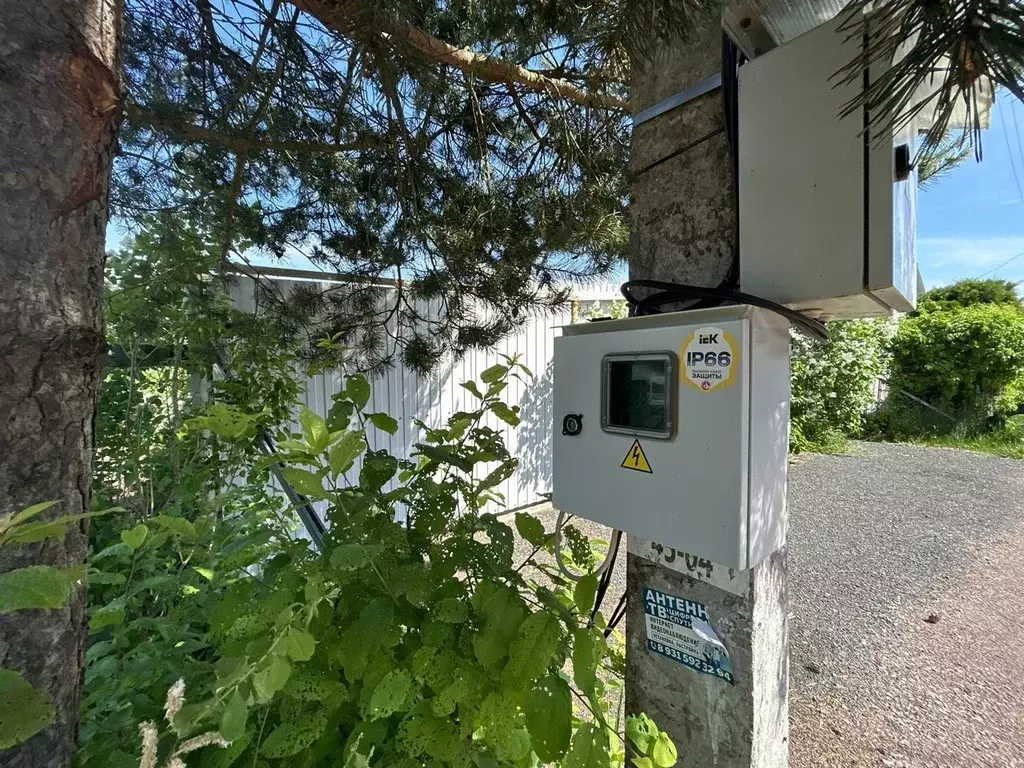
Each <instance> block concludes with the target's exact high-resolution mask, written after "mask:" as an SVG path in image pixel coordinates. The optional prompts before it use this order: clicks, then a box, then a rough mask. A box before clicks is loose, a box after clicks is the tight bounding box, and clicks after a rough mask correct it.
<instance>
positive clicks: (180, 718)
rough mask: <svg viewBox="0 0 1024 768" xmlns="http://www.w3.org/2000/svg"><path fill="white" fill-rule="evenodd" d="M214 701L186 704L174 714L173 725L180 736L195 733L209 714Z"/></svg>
mask: <svg viewBox="0 0 1024 768" xmlns="http://www.w3.org/2000/svg"><path fill="white" fill-rule="evenodd" d="M211 705H212V702H209V701H204V702H202V703H201V704H186V705H185V706H184V707H182V708H181V710H180V711H179V712H178V714H176V715H175V716H174V720H173V722H172V724H171V727H172V728H174V732H175V733H177V734H178V736H186V735H188V734H190V733H193V732H194V731H195V729H196V726H198V725H199V723H201V722H202V721H203V720H204V719H205V718H206V717H207V716H208V715H209V714H210V708H211Z"/></svg>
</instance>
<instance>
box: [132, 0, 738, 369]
mask: <svg viewBox="0 0 1024 768" xmlns="http://www.w3.org/2000/svg"><path fill="white" fill-rule="evenodd" d="M313 5H316V6H317V7H319V4H313ZM345 5H346V9H347V10H346V11H344V12H343V13H340V14H337V15H336V18H335V23H334V24H332V26H333V27H334V28H332V29H328V28H325V27H324V26H323V25H322V24H321V23H320V22H319V21H317V20H316V18H315V17H314V16H313V15H310V14H309V13H303V12H300V11H299V10H298V8H297V6H296V5H292V4H289V3H287V2H277V1H276V0H275V2H273V3H270V2H262V0H259V1H258V2H256V3H254V4H248V5H244V6H242V5H238V4H236V3H233V2H226V1H225V0H202V1H201V2H193V1H192V0H129V2H127V3H126V8H125V24H124V30H125V53H124V62H125V78H124V84H125V89H126V99H127V107H126V116H127V122H126V125H125V126H124V128H123V130H122V133H121V136H120V143H121V147H122V152H121V153H120V155H119V157H118V158H117V160H116V163H115V173H114V182H115V183H114V192H113V202H114V206H115V214H116V215H117V216H118V217H120V218H121V219H122V220H123V221H124V222H126V223H130V224H132V225H133V226H134V225H136V224H137V221H138V219H139V217H140V216H143V217H145V216H149V215H152V214H153V213H154V212H161V213H163V214H165V215H168V216H171V217H172V218H173V220H174V221H176V222H179V223H180V224H181V225H183V226H185V227H186V228H188V229H193V230H196V231H201V232H204V233H206V236H207V238H208V240H209V242H208V244H207V245H208V246H209V255H210V256H211V257H212V258H214V260H215V262H219V266H220V267H223V266H225V262H227V261H229V260H234V261H245V260H247V259H249V258H250V257H252V256H255V255H259V256H263V257H308V258H309V259H311V260H312V261H313V262H314V263H315V264H316V265H317V266H319V267H321V268H323V269H325V270H328V271H336V272H341V273H344V274H346V275H350V276H351V277H352V279H353V282H354V283H355V284H356V285H355V286H353V287H351V288H349V289H346V290H340V289H338V290H333V291H331V292H329V293H327V294H325V293H324V292H323V291H320V290H316V289H312V288H310V289H307V290H305V291H300V292H298V293H297V294H296V295H295V296H292V297H290V298H289V300H288V301H281V297H280V296H275V295H273V293H272V292H271V293H267V294H264V295H263V296H262V297H261V298H262V300H263V301H264V303H265V304H266V305H267V306H270V307H273V308H274V309H275V310H276V311H279V312H280V313H281V314H282V315H283V316H285V317H286V318H287V319H288V321H289V322H290V323H292V324H293V325H298V326H302V328H303V332H296V333H294V334H293V337H292V341H293V342H294V343H295V344H296V346H297V347H299V348H300V353H301V354H304V355H308V356H310V357H318V358H325V357H326V358H330V357H331V354H332V353H334V354H336V355H342V354H343V353H345V352H348V353H349V354H351V351H352V350H357V351H358V352H359V354H360V356H361V358H362V360H363V364H362V366H361V367H363V368H364V369H366V368H370V367H373V366H374V365H375V364H379V365H386V364H390V363H391V362H393V361H395V360H403V361H404V362H405V363H406V364H408V365H410V366H412V367H415V368H426V367H429V366H430V365H432V364H434V363H435V362H436V360H437V359H438V357H439V353H440V352H441V351H448V350H455V351H461V350H466V349H470V348H486V347H489V346H492V345H493V344H494V343H495V342H496V341H497V340H498V339H500V338H501V337H502V336H504V335H505V334H507V333H508V332H509V331H510V330H511V329H512V328H514V327H515V326H516V324H517V323H519V322H521V321H522V320H523V319H524V318H525V317H526V316H527V314H528V313H529V312H532V311H538V310H540V311H543V310H544V309H545V308H548V307H551V306H553V305H557V304H559V303H561V302H562V301H564V300H565V299H566V293H565V291H564V290H563V289H560V288H558V287H556V283H558V284H562V283H564V282H566V281H570V282H571V281H573V280H576V279H580V278H584V277H590V276H594V275H600V274H603V273H606V272H607V271H608V270H610V269H611V268H612V267H613V266H614V265H615V264H616V263H617V261H618V260H619V259H621V258H622V257H623V256H624V254H625V248H626V244H627V240H628V233H629V227H628V222H627V215H626V206H627V191H628V185H627V181H626V178H625V175H624V173H623V171H624V169H625V167H626V161H627V157H628V151H629V137H630V122H629V115H628V113H627V110H626V104H627V100H628V78H629V67H628V63H629V59H630V56H631V55H645V54H648V53H650V51H651V49H652V47H653V46H654V45H655V44H656V43H657V41H659V40H662V39H666V38H669V39H671V38H678V37H681V36H683V35H684V34H685V33H686V31H687V30H689V29H692V28H693V26H694V24H696V23H698V22H703V21H705V20H707V19H710V18H712V17H713V16H714V12H716V11H717V8H718V4H717V3H716V2H711V1H710V0H671V1H668V0H645V1H644V2H622V0H601V2H594V3H587V4H583V5H581V4H579V3H567V2H547V3H543V4H540V5H538V6H536V7H531V8H530V9H529V11H528V12H527V11H525V10H524V6H523V5H522V4H521V3H514V2H508V1H507V0H487V1H486V2H453V3H447V2H446V3H440V2H437V3H435V2H415V3H413V2H406V1H398V2H388V3H362V2H353V3H346V4H345ZM304 7H306V6H304ZM408 27H412V28H415V29H416V30H419V31H421V32H423V33H426V34H429V35H434V36H436V37H437V38H438V39H440V40H443V41H445V42H446V43H449V44H451V45H454V46H457V47H467V48H470V49H472V50H473V51H476V52H479V53H481V54H485V55H487V56H490V57H494V58H496V59H500V60H501V61H504V62H509V63H511V64H515V65H522V66H529V67H530V68H531V69H533V70H535V71H536V72H539V73H542V74H543V75H544V76H545V77H549V78H554V79H555V80H556V81H558V82H562V83H566V84H571V85H572V86H573V87H576V88H580V89H583V90H585V91H587V92H590V93H593V94H598V95H601V96H602V97H607V98H608V99H612V100H615V99H617V100H618V102H617V103H618V104H619V106H618V107H617V108H594V107H590V106H586V107H585V106H580V105H578V104H575V103H573V102H571V101H566V100H563V99H561V98H558V97H556V96H555V95H554V94H552V93H550V92H545V91H541V92H538V91H535V90H530V89H528V88H523V87H521V86H520V85H515V84H513V83H511V82H489V81H487V79H485V78H484V77H482V76H481V77H478V76H476V75H475V74H473V73H464V72H462V71H460V70H458V69H454V68H449V67H448V66H447V65H445V64H442V63H439V62H437V61H434V60H431V59H430V58H427V57H425V56H424V55H423V54H422V53H421V52H419V51H417V50H415V49H414V48H413V47H412V46H411V45H408V44H405V43H403V40H402V38H401V36H400V35H396V34H394V32H393V30H395V29H400V28H401V29H405V28H408ZM389 30H391V31H390V32H389ZM196 266H198V264H197V265H196ZM382 280H394V281H397V285H396V287H395V288H394V289H388V290H385V289H383V288H382ZM417 300H422V301H426V302H431V303H433V304H434V305H436V306H439V307H442V308H443V317H442V319H441V320H440V321H439V322H428V321H426V320H424V319H423V317H421V315H422V314H423V312H422V308H421V307H420V305H418V304H417ZM385 321H387V322H385ZM310 339H312V343H310ZM320 339H330V340H333V341H335V342H338V343H337V344H335V345H334V346H332V347H330V348H327V349H325V348H324V347H321V346H318V345H317V344H316V343H315V342H316V341H317V340H320Z"/></svg>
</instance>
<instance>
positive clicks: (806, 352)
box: [790, 320, 894, 452]
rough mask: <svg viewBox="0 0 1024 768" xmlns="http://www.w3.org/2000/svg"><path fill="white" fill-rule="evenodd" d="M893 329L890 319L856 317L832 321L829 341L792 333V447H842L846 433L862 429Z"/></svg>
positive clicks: (798, 449) (858, 432) (852, 435)
mask: <svg viewBox="0 0 1024 768" xmlns="http://www.w3.org/2000/svg"><path fill="white" fill-rule="evenodd" d="M893 331H894V323H893V322H892V321H890V320H853V321H845V322H834V323H830V324H829V332H830V333H831V334H832V340H831V341H830V342H828V343H826V344H818V343H815V342H813V341H811V340H810V339H808V338H807V337H806V336H804V335H802V334H797V333H794V334H793V346H792V355H791V369H792V387H793V396H792V404H791V414H792V428H791V437H790V446H791V448H792V450H793V451H794V452H800V451H804V450H828V451H833V450H839V449H841V448H842V447H843V444H844V443H845V441H846V438H848V437H856V436H858V435H860V433H861V428H862V422H863V418H864V414H865V412H866V411H867V410H868V409H870V408H871V407H872V406H873V405H874V403H875V383H876V381H877V380H878V379H879V378H882V377H884V375H885V373H886V369H887V363H888V360H887V354H886V345H887V343H888V341H889V339H890V338H891V336H892V333H893Z"/></svg>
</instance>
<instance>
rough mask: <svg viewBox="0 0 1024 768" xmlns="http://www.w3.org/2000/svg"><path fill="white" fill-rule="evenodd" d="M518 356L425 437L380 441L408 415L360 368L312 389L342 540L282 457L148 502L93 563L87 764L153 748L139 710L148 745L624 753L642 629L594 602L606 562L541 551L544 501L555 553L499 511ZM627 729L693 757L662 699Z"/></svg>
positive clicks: (313, 479)
mask: <svg viewBox="0 0 1024 768" xmlns="http://www.w3.org/2000/svg"><path fill="white" fill-rule="evenodd" d="M520 373H522V374H527V375H528V371H526V370H525V369H524V368H523V366H521V365H520V364H519V363H518V362H517V361H516V360H514V359H506V361H505V363H504V364H501V365H496V366H493V367H491V368H489V369H488V370H486V371H484V372H483V374H482V376H481V381H480V382H467V383H466V384H465V385H464V386H465V388H466V390H467V391H468V392H470V393H471V394H472V395H473V396H474V397H475V398H476V406H475V407H474V408H473V409H471V410H469V411H465V412H459V413H456V414H453V415H452V416H451V418H450V419H449V420H448V422H447V424H445V425H444V426H443V427H428V426H427V425H423V424H420V425H419V426H420V427H421V429H422V430H423V441H422V442H421V443H419V444H418V445H417V446H416V458H415V460H414V461H406V460H399V459H396V458H395V457H393V456H391V455H389V454H388V453H387V452H386V451H379V450H374V449H373V446H372V445H371V444H370V441H369V440H368V436H367V431H366V428H367V425H368V424H373V425H374V426H375V427H376V428H377V429H382V430H384V431H387V432H392V433H393V432H394V431H395V430H396V429H397V423H396V422H395V421H394V420H393V419H391V418H390V417H389V416H387V415H386V414H381V413H366V412H365V411H364V408H365V406H366V404H367V403H368V402H369V395H370V389H369V385H368V384H367V382H366V380H365V379H363V378H362V377H361V376H351V377H349V378H348V379H347V380H346V386H345V388H344V390H343V391H342V392H340V393H339V394H338V395H337V396H336V397H335V399H334V405H333V407H332V409H331V411H330V414H329V416H328V417H327V418H326V419H324V418H321V417H320V416H318V415H316V414H314V413H312V412H310V411H305V410H304V411H303V412H302V414H301V418H300V421H301V424H302V432H301V433H299V434H279V435H278V439H279V442H278V446H279V456H278V457H277V459H278V460H280V461H281V462H282V463H283V464H284V466H285V469H284V470H283V471H284V472H285V474H286V476H287V477H288V479H289V481H290V482H291V483H292V484H293V485H294V486H295V488H296V489H297V490H298V491H299V492H301V493H302V494H304V495H305V496H306V497H307V498H309V499H312V500H314V501H316V502H318V503H321V504H322V505H323V506H324V507H325V508H326V509H327V516H328V518H329V520H330V531H329V534H328V536H327V539H326V541H325V551H324V553H323V554H319V553H317V552H314V551H312V550H310V549H309V548H308V546H307V543H306V542H305V541H302V540H295V539H294V538H293V536H292V535H291V530H290V528H291V524H290V522H289V521H290V519H291V518H290V516H289V515H288V514H287V511H286V510H282V509H280V508H279V506H275V505H274V504H273V503H272V502H271V501H270V500H268V499H265V498H263V497H262V496H261V493H262V487H263V483H264V482H265V477H264V476H263V474H262V466H264V465H265V463H266V462H257V464H256V465H255V467H254V468H253V470H252V475H251V477H250V482H249V483H245V484H242V485H236V486H235V487H233V488H229V489H228V490H227V491H224V492H223V496H221V495H216V496H215V497H214V498H213V499H211V504H210V506H209V507H202V508H197V509H185V508H181V507H180V506H178V507H176V508H175V509H173V510H166V511H164V512H162V513H161V514H159V515H156V516H153V517H146V518H145V519H142V520H141V521H135V520H133V521H131V522H130V523H129V526H128V527H127V528H125V529H124V530H121V531H120V532H119V533H118V534H117V540H116V542H115V543H111V544H108V546H106V547H105V548H104V549H103V551H101V552H98V553H97V554H96V556H95V557H94V560H93V567H92V570H91V571H90V579H91V581H92V583H93V585H94V589H93V591H92V595H91V596H90V618H91V631H92V635H91V638H90V647H89V650H88V654H87V659H88V667H87V676H86V690H85V714H84V719H83V728H82V736H83V745H82V750H81V753H80V755H79V764H80V765H81V766H83V767H84V766H88V768H92V767H93V766H96V767H97V768H99V766H103V767H104V768H118V767H119V766H122V765H123V766H126V767H127V766H129V765H137V764H138V760H139V759H138V757H137V756H138V755H139V753H140V751H142V750H143V748H142V747H140V739H139V731H138V730H137V729H138V725H139V723H140V722H142V723H145V725H144V727H143V739H142V742H143V744H144V748H145V751H144V755H145V759H146V760H147V761H150V760H152V759H153V758H154V756H155V755H157V754H159V755H160V757H161V758H162V759H168V760H171V759H173V756H174V755H175V754H186V753H187V755H188V761H189V765H190V766H199V767H203V766H211V768H212V767H213V766H216V767H217V768H228V767H229V766H232V765H236V766H242V765H244V766H252V765H259V766H274V765H282V766H284V765H287V766H308V767H310V768H312V767H314V766H336V765H340V766H348V767H349V768H355V767H356V766H362V767H364V768H365V767H368V766H371V765H372V766H374V767H375V768H376V766H381V768H383V767H384V766H387V767H388V768H391V767H392V766H398V767H399V768H401V767H403V766H408V767H410V768H411V766H421V765H425V764H431V765H437V766H466V767H467V768H468V767H469V766H473V765H493V766H528V765H536V764H537V761H538V760H539V761H541V762H544V763H553V762H558V761H562V764H563V765H579V766H583V765H595V766H596V765H606V766H610V765H612V764H615V765H621V764H623V763H624V761H625V759H626V752H625V750H626V748H625V746H624V745H623V744H622V742H621V741H620V740H619V737H618V735H617V728H616V726H615V723H614V719H613V718H612V716H611V715H612V712H611V704H610V699H611V697H610V696H608V695H607V694H608V692H609V690H611V689H614V688H615V687H618V686H620V685H621V682H620V680H619V678H620V677H621V673H622V671H623V667H624V659H623V657H622V653H623V650H622V646H621V643H620V642H618V641H615V639H614V638H615V635H612V639H611V640H609V639H606V638H605V636H604V633H603V632H602V629H603V627H604V619H603V617H602V616H601V614H600V613H597V614H596V616H595V618H594V620H593V622H592V621H591V615H592V611H593V601H594V593H595V589H596V586H597V579H596V576H594V575H589V576H587V577H586V578H585V579H584V580H583V581H582V582H579V583H578V584H576V583H570V582H567V581H566V580H565V579H564V578H562V577H561V576H560V575H559V574H558V572H557V571H554V570H552V569H550V568H549V567H547V566H546V565H545V564H544V563H542V562H540V561H539V560H538V559H536V558H537V556H538V555H537V553H538V552H544V551H545V550H547V551H548V552H550V549H551V546H552V538H553V537H552V534H551V532H548V531H545V530H544V527H543V525H542V524H541V522H540V521H539V520H537V519H536V518H534V517H531V516H530V515H528V514H525V513H519V514H518V515H517V516H516V519H515V527H516V529H517V530H518V532H519V534H520V535H521V536H522V537H523V538H524V539H526V540H527V541H528V542H529V543H530V544H532V545H534V547H535V553H534V555H532V556H530V557H529V558H528V559H527V560H526V561H525V562H520V563H516V562H513V541H514V534H513V529H512V527H510V526H509V525H508V524H507V523H505V522H503V521H502V520H500V519H498V518H497V517H496V516H494V515H493V514H488V513H486V512H484V511H483V510H484V507H485V505H486V504H487V503H489V502H493V501H497V502H499V503H500V502H501V501H502V499H501V498H500V496H499V495H498V494H497V492H496V491H495V488H496V487H497V486H498V485H499V484H500V483H501V482H502V481H503V480H504V479H505V478H507V477H509V476H510V475H511V474H512V473H513V472H514V471H515V468H516V461H515V459H514V458H513V457H511V456H510V455H509V453H508V451H507V449H506V447H505V444H504V440H503V438H502V434H501V432H499V431H497V430H494V429H491V428H489V427H486V426H483V424H482V419H483V417H484V416H485V415H486V414H493V415H494V416H496V417H497V418H498V419H500V420H501V421H503V422H504V423H505V424H506V425H508V426H509V427H514V426H516V425H517V424H518V422H519V414H518V409H516V408H510V407H509V406H507V405H506V404H505V403H504V402H502V400H501V397H500V395H501V393H502V390H503V389H504V388H505V386H506V383H507V379H508V377H509V376H512V375H519V374H520ZM208 410H209V413H208V414H207V415H203V416H200V417H198V418H196V419H194V420H192V421H190V422H186V425H185V430H186V433H188V432H195V431H198V432H201V433H211V432H212V433H218V432H220V434H219V435H217V434H214V436H213V439H220V440H221V441H222V442H223V443H225V444H228V443H231V442H244V439H245V434H246V424H247V423H249V422H251V421H252V419H253V418H254V417H253V416H252V415H250V414H246V413H244V412H243V411H241V410H240V409H237V408H231V407H228V406H224V405H220V406H213V407H211V408H210V409H208ZM360 459H361V461H362V466H361V469H359V471H358V472H356V470H355V468H354V467H355V464H356V462H357V460H360ZM399 520H404V522H398V521H399ZM573 559H574V561H577V562H578V561H584V560H586V559H587V558H585V557H583V556H582V555H580V556H575V553H574V558H573ZM530 571H533V572H534V573H535V574H536V576H537V577H543V578H534V579H530V578H528V575H529V573H530ZM569 662H571V673H570V674H567V673H566V672H564V671H563V670H564V669H565V668H566V667H567V666H568V664H569ZM179 679H181V680H182V681H183V683H180V684H179V683H178V682H177V681H178V680H179ZM168 689H170V690H171V691H172V693H173V695H172V696H168V694H167V691H168ZM183 691H187V692H188V702H187V703H183V702H182V701H181V699H182V697H183V695H184V694H183ZM172 704H173V706H172ZM579 707H582V709H580V708H579ZM165 709H166V710H167V711H168V714H166V718H165V712H164V710H165ZM167 720H169V727H168V728H166V729H165V732H164V733H163V734H162V735H161V734H160V733H158V730H157V726H156V723H158V722H166V721H167ZM627 732H629V733H630V734H631V736H632V737H633V738H632V741H631V744H632V747H631V751H632V754H633V756H635V757H636V758H637V759H639V760H641V761H646V762H642V763H641V764H643V765H646V766H658V767H659V768H667V766H668V765H672V764H674V763H675V757H676V756H675V748H674V747H673V746H672V745H671V742H670V740H668V737H667V736H666V735H665V734H663V733H661V732H660V731H658V730H657V727H656V726H654V725H653V723H650V721H649V720H647V719H642V720H641V719H631V720H630V725H629V727H627ZM215 733H219V735H220V737H222V739H219V738H216V737H215V736H214V735H213V734H215ZM197 739H198V740H199V741H196V740H197ZM200 742H201V743H202V744H204V745H205V746H203V747H201V748H200V747H198V746H196V745H197V744H198V743H200ZM225 743H226V744H227V746H224V744H225ZM160 764H163V763H160Z"/></svg>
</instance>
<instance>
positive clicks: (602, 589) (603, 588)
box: [587, 530, 622, 627]
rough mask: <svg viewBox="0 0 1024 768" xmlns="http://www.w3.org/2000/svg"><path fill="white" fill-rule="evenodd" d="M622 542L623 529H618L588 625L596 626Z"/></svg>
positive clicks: (598, 585) (614, 534) (614, 535)
mask: <svg viewBox="0 0 1024 768" xmlns="http://www.w3.org/2000/svg"><path fill="white" fill-rule="evenodd" d="M621 543H622V531H619V530H616V531H615V533H613V534H612V540H611V541H610V542H609V543H608V546H610V547H612V556H611V559H610V560H609V561H608V567H607V568H605V570H604V573H602V574H601V578H600V580H599V581H598V582H597V592H596V593H595V595H594V607H593V609H592V610H591V611H590V622H589V623H588V624H587V626H588V627H592V626H594V619H596V618H597V612H598V611H599V610H600V609H601V604H602V603H603V602H604V596H605V594H606V593H607V592H608V585H609V584H611V581H612V572H613V571H614V570H615V561H616V559H617V558H618V556H619V545H620V544H621Z"/></svg>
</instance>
